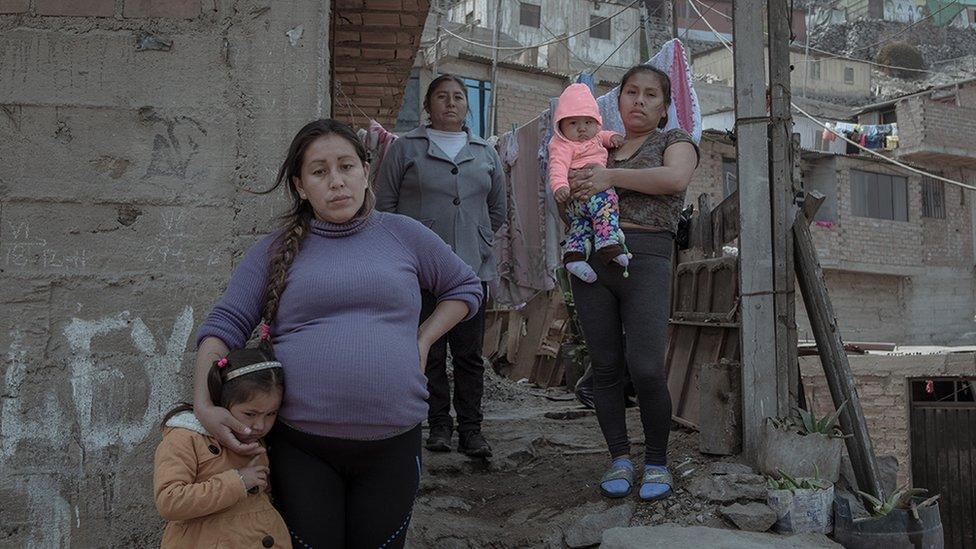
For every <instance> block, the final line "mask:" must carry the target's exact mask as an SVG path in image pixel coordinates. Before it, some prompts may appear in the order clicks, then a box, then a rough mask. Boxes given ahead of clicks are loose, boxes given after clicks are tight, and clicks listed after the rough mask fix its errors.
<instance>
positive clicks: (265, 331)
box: [261, 324, 271, 339]
mask: <svg viewBox="0 0 976 549" xmlns="http://www.w3.org/2000/svg"><path fill="white" fill-rule="evenodd" d="M270 337H271V326H268V325H267V324H262V325H261V339H269V338H270Z"/></svg>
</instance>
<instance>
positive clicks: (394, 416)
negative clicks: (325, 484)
mask: <svg viewBox="0 0 976 549" xmlns="http://www.w3.org/2000/svg"><path fill="white" fill-rule="evenodd" d="M275 236H276V235H270V236H267V237H265V238H263V239H261V240H260V241H259V242H258V243H257V244H255V245H254V246H253V247H252V248H251V249H250V250H249V251H248V253H247V255H245V256H244V259H243V260H242V261H241V263H240V264H239V265H238V266H237V268H236V269H235V270H234V274H233V275H232V276H231V279H230V282H229V283H228V284H227V290H226V291H225V292H224V295H223V297H221V299H220V301H219V302H218V303H217V305H216V306H215V307H214V309H213V310H212V311H211V312H210V314H209V315H207V318H206V319H205V320H204V322H203V325H202V326H201V327H200V329H199V331H198V332H197V345H199V344H200V342H201V341H202V340H203V339H204V338H206V337H210V336H212V337H217V338H219V339H221V340H222V341H223V342H224V343H225V344H227V346H228V347H230V348H236V347H241V346H242V345H244V343H245V342H246V341H247V339H248V337H249V336H250V334H251V332H252V331H253V329H254V328H255V327H256V326H257V324H258V322H260V316H261V309H262V308H263V306H264V293H265V282H266V277H267V271H268V258H269V253H270V252H271V251H272V250H271V247H272V245H273V243H274V237H275ZM421 288H423V289H425V290H429V291H431V292H432V293H433V294H434V295H436V296H438V298H439V299H440V300H448V299H451V300H459V301H463V302H465V303H466V304H467V305H468V311H469V312H468V318H470V317H471V316H473V315H474V314H475V312H477V310H478V307H479V306H480V303H481V298H482V292H481V284H480V282H479V280H478V278H477V277H476V276H475V274H474V272H473V271H472V270H471V267H469V266H468V265H466V264H465V263H464V262H463V261H461V259H460V258H458V256H456V255H454V253H453V252H452V251H451V248H450V247H449V246H448V245H447V244H445V243H444V241H442V240H441V239H440V237H438V236H437V235H436V234H434V232H433V231H431V230H430V229H427V228H426V227H424V226H423V225H422V224H421V223H419V222H417V221H414V220H413V219H410V218H408V217H406V216H402V215H397V214H390V213H382V212H373V213H372V214H371V215H370V216H368V217H367V218H365V219H360V220H355V221H351V222H349V223H346V224H342V225H335V224H331V223H325V222H320V221H312V227H311V234H309V235H308V236H307V237H306V238H305V241H304V242H303V243H302V247H301V250H300V252H299V254H298V257H297V258H296V259H295V262H294V263H293V264H292V266H291V270H290V271H289V274H288V284H287V287H286V288H285V291H284V293H283V294H282V296H281V302H280V304H279V307H278V315H277V317H276V318H275V320H274V322H273V323H272V327H271V328H272V330H271V338H272V339H271V340H272V343H273V344H274V350H275V354H276V356H277V358H278V360H280V361H281V363H282V366H283V367H284V373H285V395H284V402H283V403H282V407H281V411H280V416H281V419H282V420H284V421H285V422H287V423H288V424H289V425H291V426H293V427H296V428H298V429H301V430H304V431H307V432H310V433H313V434H316V435H322V436H329V437H338V438H346V439H375V438H384V437H387V436H390V435H392V434H395V433H397V432H399V431H402V430H403V429H406V428H410V427H412V426H414V425H416V424H418V423H420V422H421V421H423V420H424V418H426V417H427V402H426V401H427V379H426V377H425V376H424V374H423V373H422V372H421V371H420V355H419V351H418V349H417V326H418V320H419V318H420V290H421Z"/></svg>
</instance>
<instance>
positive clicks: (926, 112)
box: [897, 95, 976, 165]
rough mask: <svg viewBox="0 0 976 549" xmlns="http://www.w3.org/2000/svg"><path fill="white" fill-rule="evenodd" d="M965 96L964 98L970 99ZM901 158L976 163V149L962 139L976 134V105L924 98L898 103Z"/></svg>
mask: <svg viewBox="0 0 976 549" xmlns="http://www.w3.org/2000/svg"><path fill="white" fill-rule="evenodd" d="M966 97H967V96H966V95H964V97H963V99H964V100H965V99H966ZM897 115H898V138H899V147H898V149H897V154H898V156H901V157H905V158H926V157H933V156H934V155H940V156H947V157H950V159H951V161H952V162H953V163H958V162H959V161H963V162H966V163H968V164H970V165H973V164H976V146H973V144H972V143H971V142H970V141H968V140H966V139H960V138H959V137H960V136H965V135H976V106H957V105H950V104H946V103H940V102H937V101H931V100H929V99H927V98H924V97H911V98H908V99H906V100H904V101H901V102H900V103H898V106H897Z"/></svg>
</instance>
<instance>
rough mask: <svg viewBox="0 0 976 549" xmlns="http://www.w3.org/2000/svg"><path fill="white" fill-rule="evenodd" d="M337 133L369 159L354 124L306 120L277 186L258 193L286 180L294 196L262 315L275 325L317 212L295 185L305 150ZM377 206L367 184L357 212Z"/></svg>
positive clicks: (284, 220) (278, 242)
mask: <svg viewBox="0 0 976 549" xmlns="http://www.w3.org/2000/svg"><path fill="white" fill-rule="evenodd" d="M328 135H337V136H339V137H341V138H343V139H345V140H346V141H348V142H349V144H350V145H352V146H353V148H354V149H355V150H356V156H358V157H359V160H360V161H361V162H362V163H363V164H364V165H365V164H366V162H367V154H366V147H364V146H363V144H362V143H361V142H360V141H359V138H358V137H357V136H356V132H354V131H352V128H350V127H349V126H347V125H345V124H343V123H342V122H339V121H338V120H332V119H331V118H330V119H324V118H323V119H319V120H315V121H313V122H309V123H308V124H305V127H303V128H302V129H301V130H298V133H297V134H295V137H294V138H293V139H292V140H291V145H290V146H289V147H288V155H287V156H286V157H285V161H284V162H282V163H281V167H280V168H279V169H278V177H277V178H276V179H275V184H274V186H273V187H271V188H270V189H268V190H266V191H261V192H259V193H258V194H267V193H270V192H272V191H274V190H275V189H277V188H278V187H279V186H280V185H281V184H282V182H284V183H285V184H286V185H287V186H288V194H289V195H290V196H291V208H290V209H289V210H288V211H287V212H286V213H285V214H284V215H282V216H281V221H282V231H281V234H280V235H279V236H278V238H277V240H276V241H275V248H274V249H275V252H274V254H273V255H272V256H271V259H270V262H269V265H270V267H269V269H268V282H267V284H268V286H267V288H266V290H265V306H264V311H262V313H261V319H262V320H263V322H264V323H265V324H267V325H269V326H270V325H271V323H272V322H273V321H274V318H275V315H276V314H277V312H278V303H279V301H280V299H281V294H282V293H283V292H284V291H285V282H286V281H287V279H288V269H290V268H291V264H292V263H293V262H294V261H295V257H296V256H297V255H298V251H299V249H300V248H301V245H302V241H303V240H304V239H305V235H307V234H308V232H309V223H310V221H311V220H312V218H313V217H315V212H314V211H313V210H312V204H311V203H310V202H309V201H307V200H302V197H301V196H300V195H299V194H298V189H296V188H295V181H294V179H295V178H296V177H299V176H300V175H301V173H302V163H303V162H304V160H305V151H306V150H308V147H309V146H310V145H311V144H312V143H313V142H314V141H315V140H316V139H319V138H320V137H325V136H328ZM375 206H376V195H375V194H374V193H373V189H372V186H370V185H367V186H366V199H365V200H364V201H363V205H362V207H361V208H359V212H357V213H356V216H357V217H365V216H366V215H369V213H370V212H372V211H373V208H374V207H375Z"/></svg>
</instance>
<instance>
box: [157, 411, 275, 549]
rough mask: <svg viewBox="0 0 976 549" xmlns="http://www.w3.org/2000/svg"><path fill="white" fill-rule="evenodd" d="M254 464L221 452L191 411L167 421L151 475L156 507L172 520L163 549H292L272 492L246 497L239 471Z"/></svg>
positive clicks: (263, 457)
mask: <svg viewBox="0 0 976 549" xmlns="http://www.w3.org/2000/svg"><path fill="white" fill-rule="evenodd" d="M250 460H251V458H250V457H249V456H242V455H239V454H235V453H233V452H231V451H229V450H227V449H226V448H223V447H222V446H221V445H220V443H219V442H217V439H216V438H214V437H212V436H210V435H209V433H207V431H206V430H205V429H204V428H203V426H202V425H200V422H199V421H197V418H196V416H194V415H193V413H192V412H184V413H181V414H178V415H176V416H174V417H173V418H171V419H170V420H169V421H167V422H166V428H165V430H164V431H163V441H162V442H161V443H160V444H159V447H158V448H156V459H155V469H154V471H153V492H154V496H155V501H156V509H158V510H159V514H160V515H162V516H163V518H164V519H166V520H167V521H169V522H168V523H167V524H166V530H165V531H164V532H163V541H162V544H161V547H163V548H164V549H165V548H170V547H172V548H184V547H216V548H224V547H227V548H230V547H234V548H237V547H278V548H290V547H291V538H290V537H289V535H288V528H287V527H286V526H285V521H284V520H282V518H281V515H279V514H278V512H277V511H276V510H275V509H274V507H272V506H271V501H270V499H269V498H268V494H267V493H266V492H260V493H257V494H248V493H247V491H246V490H245V489H244V483H243V482H242V481H241V477H240V476H239V475H238V474H237V471H235V469H238V468H242V467H246V466H247V464H248V462H249V461H250ZM259 462H260V464H261V465H267V464H268V458H267V455H264V454H262V455H261V458H260V460H259Z"/></svg>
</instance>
